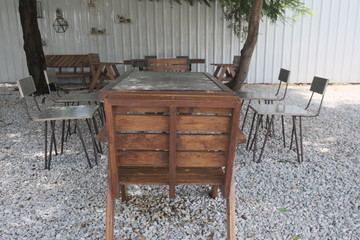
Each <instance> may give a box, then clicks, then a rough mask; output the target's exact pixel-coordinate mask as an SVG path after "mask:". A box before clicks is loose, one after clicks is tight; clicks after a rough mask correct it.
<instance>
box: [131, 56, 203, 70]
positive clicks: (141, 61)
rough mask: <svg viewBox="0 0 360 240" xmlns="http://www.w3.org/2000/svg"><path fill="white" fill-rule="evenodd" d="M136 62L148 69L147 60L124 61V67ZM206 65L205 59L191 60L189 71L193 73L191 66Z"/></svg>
mask: <svg viewBox="0 0 360 240" xmlns="http://www.w3.org/2000/svg"><path fill="white" fill-rule="evenodd" d="M134 61H136V62H137V63H139V62H140V63H142V65H143V66H145V67H146V65H147V64H146V59H132V60H124V65H132V63H133V62H134ZM201 63H205V59H203V58H189V71H191V64H201ZM141 70H142V69H141Z"/></svg>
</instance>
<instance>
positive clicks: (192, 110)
mask: <svg viewBox="0 0 360 240" xmlns="http://www.w3.org/2000/svg"><path fill="white" fill-rule="evenodd" d="M178 112H179V113H205V114H209V113H211V114H219V115H229V114H231V113H232V109H230V108H204V107H203V108H201V107H180V108H178Z"/></svg>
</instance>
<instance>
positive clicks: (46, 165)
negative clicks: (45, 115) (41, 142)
mask: <svg viewBox="0 0 360 240" xmlns="http://www.w3.org/2000/svg"><path fill="white" fill-rule="evenodd" d="M47 130H48V129H47V121H45V132H44V138H45V169H49V168H48V154H47Z"/></svg>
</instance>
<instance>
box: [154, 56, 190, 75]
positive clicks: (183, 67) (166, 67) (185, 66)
mask: <svg viewBox="0 0 360 240" xmlns="http://www.w3.org/2000/svg"><path fill="white" fill-rule="evenodd" d="M148 70H149V71H156V72H164V71H167V72H169V71H171V72H176V71H182V72H187V71H189V59H188V58H162V59H160V58H157V59H148Z"/></svg>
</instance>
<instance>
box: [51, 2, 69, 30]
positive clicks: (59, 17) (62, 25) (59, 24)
mask: <svg viewBox="0 0 360 240" xmlns="http://www.w3.org/2000/svg"><path fill="white" fill-rule="evenodd" d="M53 27H54V29H55V31H56V32H57V33H64V32H66V29H67V28H68V27H69V25H68V23H67V21H66V20H65V19H64V17H63V14H62V11H61V9H60V8H57V9H56V19H55V21H54V23H53Z"/></svg>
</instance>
